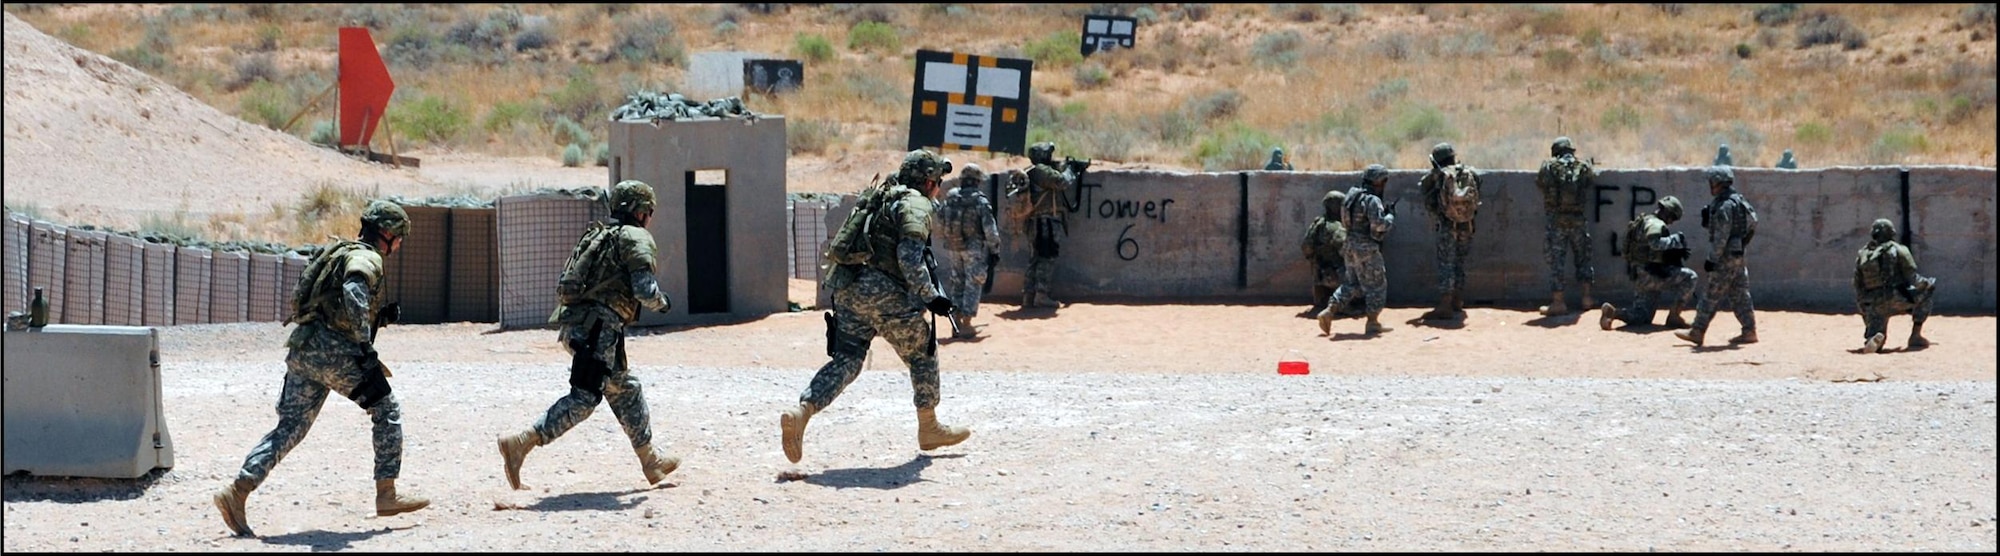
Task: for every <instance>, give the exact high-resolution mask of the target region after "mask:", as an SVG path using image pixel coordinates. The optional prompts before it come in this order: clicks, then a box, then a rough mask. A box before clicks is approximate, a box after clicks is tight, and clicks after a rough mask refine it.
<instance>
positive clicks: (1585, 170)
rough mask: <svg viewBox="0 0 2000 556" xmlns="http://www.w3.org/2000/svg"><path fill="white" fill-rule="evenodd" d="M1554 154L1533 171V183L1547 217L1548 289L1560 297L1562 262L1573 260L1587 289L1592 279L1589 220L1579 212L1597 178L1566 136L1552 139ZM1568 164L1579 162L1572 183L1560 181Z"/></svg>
mask: <svg viewBox="0 0 2000 556" xmlns="http://www.w3.org/2000/svg"><path fill="white" fill-rule="evenodd" d="M1551 152H1552V153H1554V156H1553V157H1551V158H1549V159H1548V160H1545V161H1543V162H1542V167H1541V169H1540V170H1538V171H1537V172H1536V173H1535V187H1536V188H1537V189H1540V190H1541V193H1542V209H1543V211H1544V214H1546V216H1547V219H1546V220H1545V221H1544V223H1543V246H1544V249H1543V251H1542V254H1543V257H1544V260H1545V261H1547V263H1548V267H1549V290H1550V291H1552V292H1555V297H1556V298H1557V299H1560V298H1561V297H1562V292H1563V265H1564V264H1566V263H1573V264H1574V266H1575V267H1576V281H1577V283H1578V284H1579V285H1581V286H1582V287H1583V288H1584V291H1585V292H1588V291H1589V288H1590V285H1591V283H1592V282H1595V281H1596V278H1597V271H1596V269H1595V268H1594V267H1593V266H1592V265H1591V259H1593V258H1595V254H1593V252H1592V245H1591V242H1590V227H1589V222H1587V221H1586V218H1585V216H1584V213H1583V206H1584V204H1585V203H1586V201H1585V199H1588V198H1589V197H1590V195H1591V193H1592V191H1591V190H1592V188H1593V183H1594V182H1595V180H1596V178H1597V173H1596V170H1595V169H1593V168H1591V167H1590V163H1589V162H1585V161H1583V160H1580V159H1577V158H1576V149H1575V148H1574V147H1572V146H1570V142H1569V138H1567V137H1565V138H1561V139H1557V140H1556V146H1555V147H1553V148H1552V149H1551ZM1569 164H1579V165H1582V169H1581V170H1580V171H1579V172H1578V178H1579V179H1578V180H1577V181H1576V183H1574V184H1567V185H1568V186H1567V187H1565V184H1563V183H1562V181H1563V180H1561V179H1560V178H1559V177H1558V176H1559V172H1560V170H1561V169H1562V168H1563V167H1564V166H1565V165H1569Z"/></svg>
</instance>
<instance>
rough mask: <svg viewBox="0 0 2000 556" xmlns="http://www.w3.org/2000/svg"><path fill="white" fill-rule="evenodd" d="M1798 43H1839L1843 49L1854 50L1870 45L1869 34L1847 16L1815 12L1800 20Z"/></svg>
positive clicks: (1804, 46)
mask: <svg viewBox="0 0 2000 556" xmlns="http://www.w3.org/2000/svg"><path fill="white" fill-rule="evenodd" d="M1796 43H1797V45H1798V47H1799V48H1810V47H1813V46H1817V45H1822V44H1838V45H1840V47H1841V49H1843V50H1854V49H1857V48H1861V47H1864V46H1868V34H1867V33H1863V32H1861V29H1859V28H1856V27H1855V26H1854V24H1852V23H1848V22H1847V18H1845V17H1841V16H1840V14H1835V13H1828V12H1813V13H1812V15H1808V16H1806V18H1805V21H1801V22H1799V28H1798V31H1797V35H1796Z"/></svg>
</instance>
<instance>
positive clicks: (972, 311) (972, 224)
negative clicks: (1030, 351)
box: [937, 164, 1000, 339]
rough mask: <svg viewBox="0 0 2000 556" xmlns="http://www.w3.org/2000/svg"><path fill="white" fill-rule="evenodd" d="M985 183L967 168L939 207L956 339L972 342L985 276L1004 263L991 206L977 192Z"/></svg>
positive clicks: (980, 174)
mask: <svg viewBox="0 0 2000 556" xmlns="http://www.w3.org/2000/svg"><path fill="white" fill-rule="evenodd" d="M984 183H986V171H985V170H983V169H981V168H980V167H979V165H978V164H967V165H965V169H963V170H960V171H959V173H958V187H954V188H952V189H951V190H950V191H948V192H946V193H945V196H944V202H943V203H939V204H938V208H937V224H938V231H940V232H943V233H942V234H940V235H941V236H943V239H944V241H943V243H944V250H945V256H946V257H948V258H950V259H951V265H950V267H949V269H948V270H946V271H945V277H944V288H945V296H946V297H949V298H951V304H952V313H951V320H952V323H953V326H952V335H951V336H952V337H953V338H958V339H968V338H974V337H977V336H978V335H979V333H978V332H975V331H974V329H973V327H972V317H975V316H978V315H979V297H980V294H981V293H983V292H984V291H985V290H986V272H987V269H989V268H992V267H993V265H995V264H998V263H999V262H1000V224H999V222H998V221H997V218H996V216H995V215H994V212H993V203H992V202H991V201H989V200H987V199H986V193H985V192H984V191H981V190H980V189H979V186H980V185H981V184H984Z"/></svg>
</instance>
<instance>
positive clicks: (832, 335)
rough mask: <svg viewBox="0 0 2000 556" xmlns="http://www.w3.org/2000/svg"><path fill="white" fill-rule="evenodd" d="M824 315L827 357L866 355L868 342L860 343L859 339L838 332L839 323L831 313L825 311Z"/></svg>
mask: <svg viewBox="0 0 2000 556" xmlns="http://www.w3.org/2000/svg"><path fill="white" fill-rule="evenodd" d="M825 315H826V355H827V357H837V356H839V355H840V354H843V353H845V354H848V355H866V354H867V353H868V342H865V341H862V340H861V338H860V337H857V336H852V335H848V334H845V333H842V332H841V331H840V324H839V321H838V320H836V319H834V318H833V311H827V312H826V313H825Z"/></svg>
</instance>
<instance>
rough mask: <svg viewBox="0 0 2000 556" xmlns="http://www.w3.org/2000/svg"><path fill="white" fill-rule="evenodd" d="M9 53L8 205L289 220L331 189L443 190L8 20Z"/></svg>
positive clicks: (132, 225)
mask: <svg viewBox="0 0 2000 556" xmlns="http://www.w3.org/2000/svg"><path fill="white" fill-rule="evenodd" d="M5 57H6V68H7V73H6V92H7V97H6V103H5V105H6V142H5V148H6V160H7V162H8V163H7V164H6V191H7V204H8V206H10V207H16V208H27V209H30V210H32V211H34V212H37V213H39V214H40V216H41V217H42V218H46V219H49V220H53V221H57V222H61V223H66V224H96V225H100V226H108V227H112V228H121V229H136V228H139V227H141V226H142V225H144V224H146V223H147V221H148V219H149V217H154V218H169V219H171V218H172V217H173V216H174V215H175V214H176V213H185V217H186V220H187V221H190V222H196V223H202V222H207V221H209V220H210V219H212V218H219V219H222V220H225V221H228V220H235V221H253V222H254V221H262V220H269V219H273V218H274V217H277V218H282V217H283V216H284V215H286V214H289V212H290V211H291V207H293V206H295V205H297V204H298V202H299V201H300V200H301V199H302V198H303V197H304V196H305V195H306V194H307V193H308V192H310V191H312V190H314V189H315V188H316V187H318V186H320V185H323V184H324V185H334V186H338V187H342V188H347V189H352V190H356V191H360V192H363V193H367V194H371V195H374V194H379V195H392V194H397V195H405V196H423V195H431V194H436V193H438V192H439V191H438V190H440V189H442V188H440V187H438V186H435V185H431V184H429V183H427V182H426V181H424V180H422V179H420V178H419V177H418V176H417V174H416V173H415V172H414V171H411V170H394V169H390V168H389V167H387V166H383V165H379V164H372V163H368V162H363V161H359V160H355V159H352V158H348V157H346V156H343V155H341V154H339V153H336V152H334V151H332V150H329V149H326V148H323V147H318V146H315V145H312V144H311V143H307V142H305V141H302V140H300V139H298V138H296V137H292V136H290V135H287V134H284V133H280V132H278V131H275V130H272V129H269V128H265V127H263V126H260V125H256V124H252V123H249V122H245V121H243V120H241V119H238V118H236V117H234V116H230V115H229V114H226V113H223V112H222V111H219V110H216V109H215V108H214V107H211V106H209V105H207V104H204V103H202V102H201V101H200V100H197V99H195V98H194V97H192V96H190V95H188V94H187V93H185V92H183V91H181V90H179V89H176V88H174V87H173V86H172V85H169V84H167V83H166V82H164V81H161V80H159V79H157V78H154V77H152V76H150V75H147V74H145V73H144V72H141V71H139V70H137V69H134V68H132V67H130V66H127V65H125V64H123V63H120V62H118V61H116V60H113V59H110V58H107V57H104V56H101V55H98V54H95V53H92V52H90V51H87V50H83V49H79V48H76V47H74V46H70V45H69V44H67V43H65V42H63V41H61V40H59V39H56V38H54V37H50V36H49V35H47V34H44V33H42V32H41V31H39V30H36V29H35V28H34V27H33V26H31V25H28V24H27V23H26V22H23V21H21V20H20V19H19V18H16V17H15V16H14V14H12V13H8V14H6V56H5Z"/></svg>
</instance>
